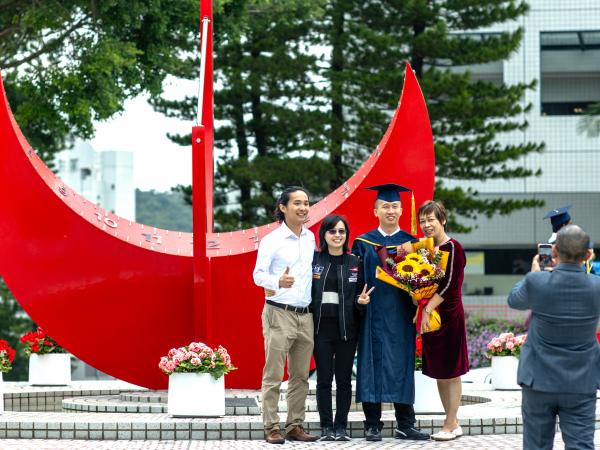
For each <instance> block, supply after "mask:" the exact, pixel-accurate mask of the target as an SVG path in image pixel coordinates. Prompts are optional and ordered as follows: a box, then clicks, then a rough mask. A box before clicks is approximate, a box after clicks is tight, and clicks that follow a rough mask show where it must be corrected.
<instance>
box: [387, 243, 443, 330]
mask: <svg viewBox="0 0 600 450" xmlns="http://www.w3.org/2000/svg"><path fill="white" fill-rule="evenodd" d="M377 253H378V254H379V259H380V261H381V266H378V267H377V269H376V274H375V275H376V277H377V278H378V279H379V280H381V281H384V282H386V283H388V284H391V285H392V286H396V287H397V288H399V289H402V290H404V291H406V292H408V293H409V294H410V296H411V298H412V299H413V300H414V301H415V303H416V304H417V307H418V310H417V321H416V324H417V329H419V328H420V325H421V316H422V311H423V308H425V307H426V306H427V303H429V300H430V299H431V297H432V296H433V294H435V291H436V290H437V288H438V286H439V283H440V281H441V279H442V278H444V275H445V274H446V265H447V264H448V255H449V254H448V252H445V251H442V250H438V249H436V248H435V246H434V243H433V238H423V239H421V240H420V241H419V242H416V243H414V244H412V251H411V252H407V251H405V250H403V249H401V248H400V249H399V250H398V251H397V253H396V255H390V254H389V253H388V251H387V248H386V247H381V248H379V249H378V250H377ZM440 326H441V321H440V316H439V313H438V312H437V311H435V310H434V311H432V313H431V315H430V320H429V328H430V329H429V331H435V330H438V329H439V328H440Z"/></svg>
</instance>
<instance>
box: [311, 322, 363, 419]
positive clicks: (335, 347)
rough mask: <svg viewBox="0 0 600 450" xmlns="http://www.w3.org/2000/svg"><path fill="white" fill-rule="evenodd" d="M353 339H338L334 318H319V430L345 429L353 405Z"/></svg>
mask: <svg viewBox="0 0 600 450" xmlns="http://www.w3.org/2000/svg"><path fill="white" fill-rule="evenodd" d="M355 353H356V339H353V340H349V341H344V340H342V339H341V338H340V333H339V331H338V324H337V318H325V317H322V318H321V324H320V327H319V334H317V335H316V336H315V349H314V354H315V364H316V365H317V406H318V408H319V416H320V418H321V427H322V428H324V427H334V428H336V429H339V428H346V427H347V426H348V411H350V404H351V403H352V365H353V364H354V354H355ZM334 373H335V385H336V393H335V422H334V421H333V412H332V406H331V382H332V381H333V375H334Z"/></svg>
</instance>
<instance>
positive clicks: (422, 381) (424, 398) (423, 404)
mask: <svg viewBox="0 0 600 450" xmlns="http://www.w3.org/2000/svg"><path fill="white" fill-rule="evenodd" d="M414 408H415V413H417V414H438V413H443V412H444V406H443V405H442V400H440V394H439V392H438V387H437V381H436V380H435V379H434V378H429V377H428V376H427V375H423V372H421V371H420V370H419V371H415V405H414Z"/></svg>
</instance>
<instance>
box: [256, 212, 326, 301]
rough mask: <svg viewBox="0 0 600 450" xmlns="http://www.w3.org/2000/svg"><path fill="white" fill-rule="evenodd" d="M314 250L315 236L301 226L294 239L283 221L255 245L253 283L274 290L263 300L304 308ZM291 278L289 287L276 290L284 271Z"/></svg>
mask: <svg viewBox="0 0 600 450" xmlns="http://www.w3.org/2000/svg"><path fill="white" fill-rule="evenodd" d="M315 249H316V246H315V236H314V235H313V234H312V232H311V231H310V230H308V229H306V228H304V227H302V231H301V232H300V236H299V237H298V236H296V235H295V234H294V232H293V231H292V230H290V229H289V228H288V226H287V225H286V224H285V222H282V223H281V226H280V227H279V228H277V229H276V230H273V231H272V232H270V233H269V234H267V235H266V236H265V237H264V238H262V240H261V241H260V244H259V245H258V256H257V257H256V266H255V267H254V272H253V277H254V283H256V284H257V285H258V286H262V287H264V288H267V289H271V290H273V291H275V295H274V296H272V297H267V299H269V300H273V301H274V302H277V303H283V304H285V305H291V306H298V307H301V308H304V307H305V306H308V305H309V304H310V301H311V296H310V290H311V287H312V259H313V254H314V251H315ZM286 267H289V268H290V272H289V275H290V276H292V277H294V284H293V285H292V287H291V288H280V287H279V278H281V275H282V274H283V272H285V268H286Z"/></svg>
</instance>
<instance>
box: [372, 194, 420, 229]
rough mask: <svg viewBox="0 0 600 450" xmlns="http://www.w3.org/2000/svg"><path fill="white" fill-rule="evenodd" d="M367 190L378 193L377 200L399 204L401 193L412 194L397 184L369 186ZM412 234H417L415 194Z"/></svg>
mask: <svg viewBox="0 0 600 450" xmlns="http://www.w3.org/2000/svg"><path fill="white" fill-rule="evenodd" d="M367 189H369V190H371V191H377V199H378V200H383V201H385V202H399V201H400V192H410V191H411V189H409V188H407V187H404V186H400V185H399V184H396V183H387V184H378V185H375V186H369V187H368V188H367ZM410 233H411V234H412V235H415V234H417V219H416V214H415V194H414V193H413V194H412V196H411V208H410Z"/></svg>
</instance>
